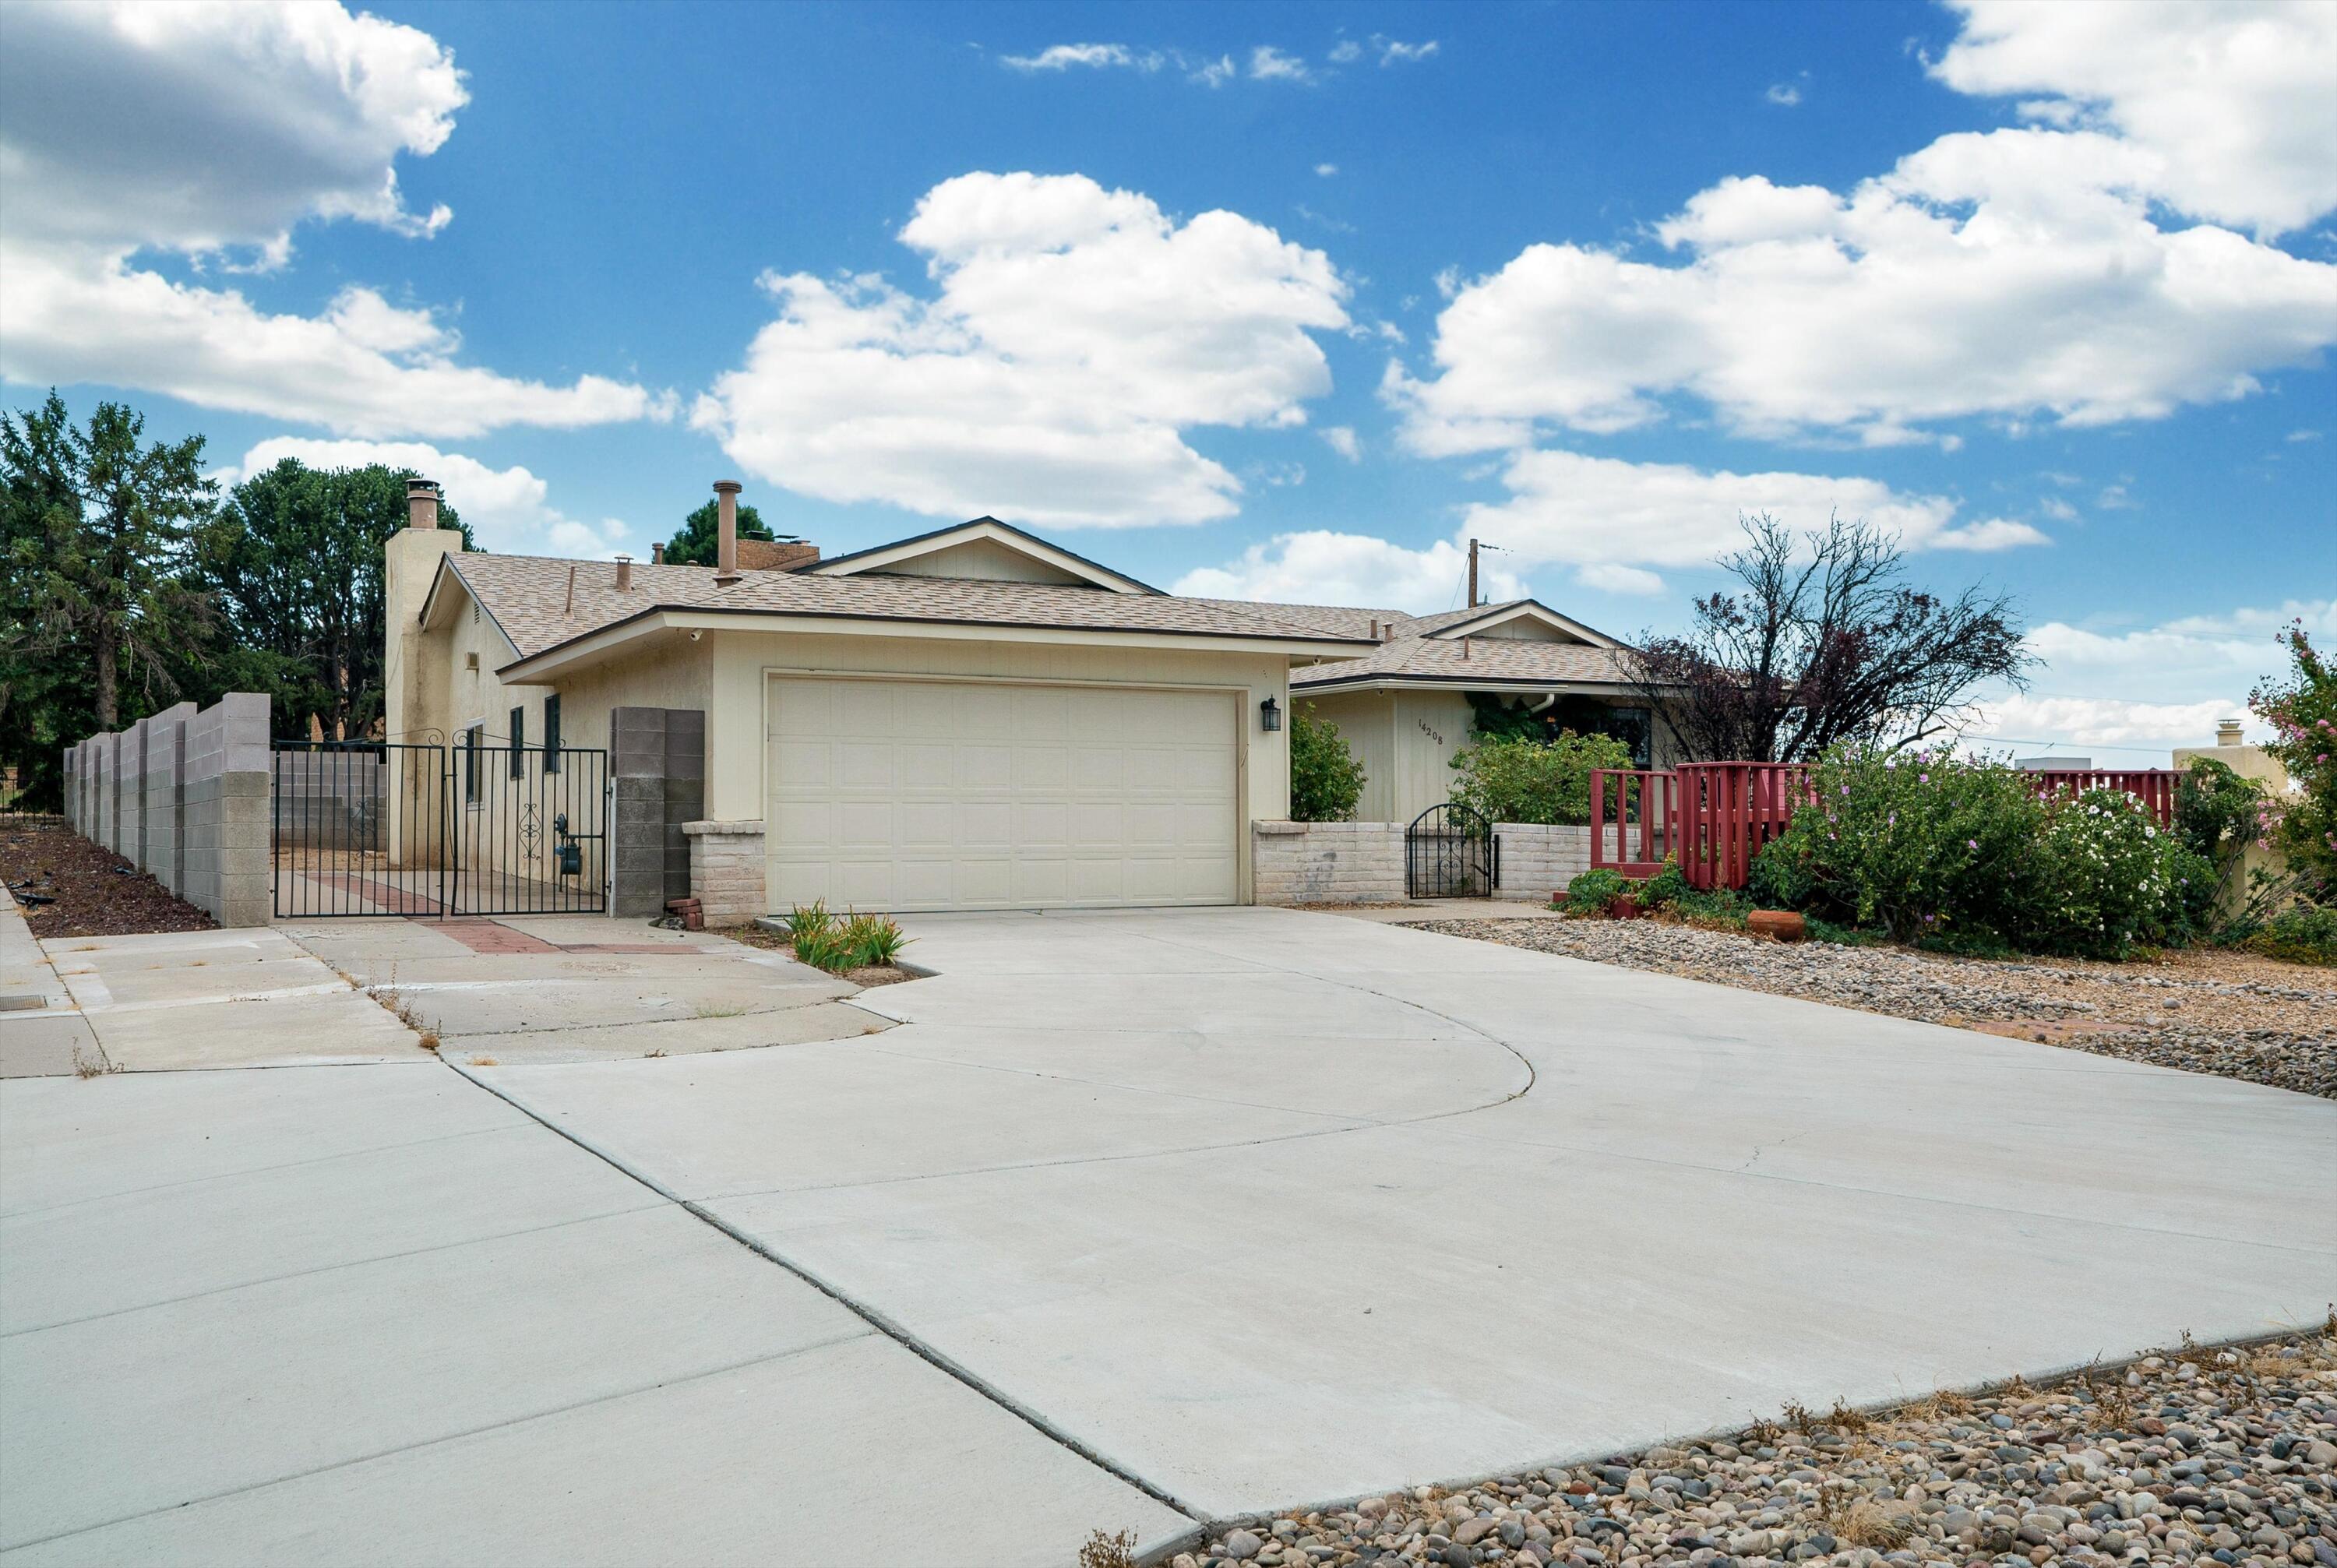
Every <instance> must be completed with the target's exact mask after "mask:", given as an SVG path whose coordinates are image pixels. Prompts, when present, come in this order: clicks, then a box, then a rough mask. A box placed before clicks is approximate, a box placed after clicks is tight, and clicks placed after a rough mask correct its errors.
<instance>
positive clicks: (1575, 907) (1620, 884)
mask: <svg viewBox="0 0 2337 1568" xmlns="http://www.w3.org/2000/svg"><path fill="white" fill-rule="evenodd" d="M1627 890H1628V884H1626V883H1625V882H1624V880H1623V878H1622V877H1621V875H1620V874H1618V873H1617V872H1613V871H1609V869H1607V867H1604V866H1601V867H1597V868H1595V869H1593V870H1589V871H1585V872H1583V873H1582V874H1581V875H1580V876H1579V877H1575V879H1574V880H1573V881H1571V882H1569V883H1568V884H1567V885H1566V907H1567V909H1568V910H1569V912H1570V913H1572V914H1576V915H1604V914H1605V913H1606V912H1607V906H1608V905H1609V904H1611V903H1613V902H1614V901H1615V900H1616V899H1618V898H1619V897H1622V896H1623V894H1624V893H1625V892H1626V891H1627Z"/></svg>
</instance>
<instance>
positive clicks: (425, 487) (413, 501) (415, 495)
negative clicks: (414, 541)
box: [406, 479, 438, 528]
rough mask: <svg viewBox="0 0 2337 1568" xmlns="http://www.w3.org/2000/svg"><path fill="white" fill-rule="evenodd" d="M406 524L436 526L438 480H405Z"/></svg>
mask: <svg viewBox="0 0 2337 1568" xmlns="http://www.w3.org/2000/svg"><path fill="white" fill-rule="evenodd" d="M406 526H407V527H408V528H435V527H437V526H438V482H437V481H436V480H435V479H408V480H407V481H406Z"/></svg>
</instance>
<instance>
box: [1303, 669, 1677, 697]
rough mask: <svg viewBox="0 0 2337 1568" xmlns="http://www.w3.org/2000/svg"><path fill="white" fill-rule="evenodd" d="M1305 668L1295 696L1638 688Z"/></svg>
mask: <svg viewBox="0 0 2337 1568" xmlns="http://www.w3.org/2000/svg"><path fill="white" fill-rule="evenodd" d="M1303 674H1304V672H1303V671H1301V672H1300V674H1297V675H1294V676H1292V678H1291V681H1290V690H1291V692H1292V694H1293V695H1294V696H1295V695H1296V694H1298V693H1300V692H1303V691H1393V689H1395V688H1396V687H1399V686H1413V687H1417V686H1442V687H1446V688H1449V689H1451V690H1453V691H1557V692H1561V693H1579V694H1581V695H1583V696H1586V697H1597V696H1604V695H1606V694H1608V693H1609V692H1615V691H1638V690H1639V688H1638V686H1636V685H1635V684H1633V683H1632V682H1630V681H1534V680H1526V679H1508V678H1503V677H1500V676H1484V675H1388V674H1372V675H1352V676H1347V677H1345V678H1344V679H1343V678H1339V677H1334V678H1332V679H1330V680H1327V681H1307V680H1304V679H1303V678H1302V676H1303Z"/></svg>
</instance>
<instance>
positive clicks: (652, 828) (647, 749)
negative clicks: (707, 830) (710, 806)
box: [609, 708, 706, 916]
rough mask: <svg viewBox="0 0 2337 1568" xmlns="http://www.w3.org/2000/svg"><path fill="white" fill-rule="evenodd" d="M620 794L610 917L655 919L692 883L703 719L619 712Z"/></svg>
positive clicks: (614, 713)
mask: <svg viewBox="0 0 2337 1568" xmlns="http://www.w3.org/2000/svg"><path fill="white" fill-rule="evenodd" d="M609 753H610V756H609V761H610V769H611V773H610V777H611V780H612V781H613V783H614V785H615V789H616V798H617V799H616V803H617V820H616V826H615V828H613V829H612V831H613V833H614V834H615V840H614V842H613V843H611V845H610V847H609V853H610V870H611V876H610V881H611V897H610V902H609V912H610V913H611V914H612V915H632V916H655V915H659V914H662V913H663V912H664V910H665V906H666V901H667V900H668V899H670V898H686V897H689V892H690V889H691V887H692V886H693V882H692V879H691V875H690V841H689V838H688V837H687V836H686V835H685V834H684V833H683V832H682V826H683V824H685V823H689V822H694V821H696V820H698V818H700V817H702V816H704V815H705V813H706V715H705V713H704V712H703V711H700V710H699V709H696V708H617V709H612V710H611V711H610V714H609Z"/></svg>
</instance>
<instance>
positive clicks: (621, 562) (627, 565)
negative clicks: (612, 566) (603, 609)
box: [617, 555, 633, 593]
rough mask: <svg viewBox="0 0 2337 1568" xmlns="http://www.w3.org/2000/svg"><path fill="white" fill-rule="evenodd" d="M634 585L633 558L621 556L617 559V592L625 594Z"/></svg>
mask: <svg viewBox="0 0 2337 1568" xmlns="http://www.w3.org/2000/svg"><path fill="white" fill-rule="evenodd" d="M632 585H633V558H632V557H631V556H630V555H620V556H618V557H617V592H618V593H625V592H627V591H628V590H630V589H631V587H632Z"/></svg>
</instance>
